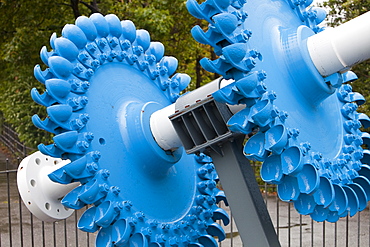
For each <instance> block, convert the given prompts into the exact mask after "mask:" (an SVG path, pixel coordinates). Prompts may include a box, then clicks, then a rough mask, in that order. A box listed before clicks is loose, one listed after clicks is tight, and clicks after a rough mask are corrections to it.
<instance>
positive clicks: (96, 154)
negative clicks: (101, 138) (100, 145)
mask: <svg viewBox="0 0 370 247" xmlns="http://www.w3.org/2000/svg"><path fill="white" fill-rule="evenodd" d="M100 157H101V154H100V152H99V151H94V152H93V153H92V154H91V158H92V160H93V161H94V162H98V161H99V159H100Z"/></svg>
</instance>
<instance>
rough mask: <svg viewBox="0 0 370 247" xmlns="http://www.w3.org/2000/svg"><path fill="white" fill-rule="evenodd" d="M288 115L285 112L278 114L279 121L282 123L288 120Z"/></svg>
mask: <svg viewBox="0 0 370 247" xmlns="http://www.w3.org/2000/svg"><path fill="white" fill-rule="evenodd" d="M288 116H289V115H288V113H287V112H286V111H281V112H280V114H279V117H280V119H281V121H284V120H286V119H287V118H288Z"/></svg>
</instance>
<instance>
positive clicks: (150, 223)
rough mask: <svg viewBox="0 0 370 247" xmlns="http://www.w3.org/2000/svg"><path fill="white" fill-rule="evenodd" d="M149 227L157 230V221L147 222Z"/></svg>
mask: <svg viewBox="0 0 370 247" xmlns="http://www.w3.org/2000/svg"><path fill="white" fill-rule="evenodd" d="M148 223H149V226H150V227H151V228H157V226H158V221H157V220H149V222H148Z"/></svg>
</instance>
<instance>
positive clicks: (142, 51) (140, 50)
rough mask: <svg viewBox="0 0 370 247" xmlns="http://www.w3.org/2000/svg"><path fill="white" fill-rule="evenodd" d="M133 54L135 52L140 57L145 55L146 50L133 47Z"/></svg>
mask: <svg viewBox="0 0 370 247" xmlns="http://www.w3.org/2000/svg"><path fill="white" fill-rule="evenodd" d="M132 52H133V53H134V54H135V55H137V56H140V55H141V54H143V53H144V49H143V47H141V46H133V47H132Z"/></svg>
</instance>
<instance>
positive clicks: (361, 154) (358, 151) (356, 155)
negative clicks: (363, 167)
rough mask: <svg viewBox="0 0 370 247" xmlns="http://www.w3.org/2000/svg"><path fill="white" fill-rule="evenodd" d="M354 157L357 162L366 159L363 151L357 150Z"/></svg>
mask: <svg viewBox="0 0 370 247" xmlns="http://www.w3.org/2000/svg"><path fill="white" fill-rule="evenodd" d="M353 157H354V159H355V160H361V159H362V158H363V157H364V153H363V152H362V150H356V151H355V152H354V153H353Z"/></svg>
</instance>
